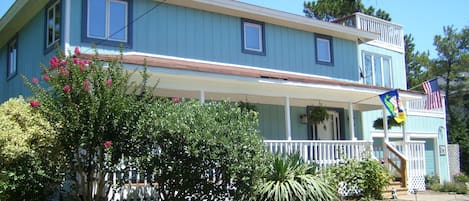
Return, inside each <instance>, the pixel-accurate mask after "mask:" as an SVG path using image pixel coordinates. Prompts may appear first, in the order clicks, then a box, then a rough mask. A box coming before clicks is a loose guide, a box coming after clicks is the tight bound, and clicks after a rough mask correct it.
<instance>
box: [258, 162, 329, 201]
mask: <svg viewBox="0 0 469 201" xmlns="http://www.w3.org/2000/svg"><path fill="white" fill-rule="evenodd" d="M315 171H316V166H308V165H307V164H305V163H304V162H303V160H302V159H301V158H300V155H299V154H294V155H291V156H288V157H282V156H280V155H276V156H274V158H273V161H272V162H271V163H269V168H268V170H267V172H266V173H265V176H264V179H263V181H262V182H261V183H260V184H259V185H258V186H257V190H256V194H257V198H258V200H275V201H284V200H285V201H287V200H300V201H306V200H324V201H328V200H335V199H336V198H337V195H336V193H335V191H334V189H333V188H332V187H331V186H329V185H328V184H327V183H326V182H325V181H324V180H323V179H321V178H320V177H319V176H317V175H315Z"/></svg>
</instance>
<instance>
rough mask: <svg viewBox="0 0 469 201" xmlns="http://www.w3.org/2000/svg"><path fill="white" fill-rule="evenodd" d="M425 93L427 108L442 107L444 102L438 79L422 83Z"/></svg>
mask: <svg viewBox="0 0 469 201" xmlns="http://www.w3.org/2000/svg"><path fill="white" fill-rule="evenodd" d="M422 86H423V90H425V94H427V101H425V108H426V109H429V110H430V109H433V108H441V107H443V103H442V101H441V94H440V87H439V86H438V80H437V79H436V78H435V79H433V80H427V81H425V82H423V84H422Z"/></svg>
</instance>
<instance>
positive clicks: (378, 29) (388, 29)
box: [334, 13, 404, 52]
mask: <svg viewBox="0 0 469 201" xmlns="http://www.w3.org/2000/svg"><path fill="white" fill-rule="evenodd" d="M334 22H335V23H338V24H342V25H344V26H349V27H355V28H357V29H361V30H363V31H368V32H372V33H378V34H379V37H378V40H375V41H371V42H370V43H372V44H373V43H374V44H375V45H381V46H385V47H387V48H390V49H393V50H397V51H400V52H404V31H403V29H402V26H400V25H397V24H395V23H392V22H389V21H386V20H383V19H379V18H376V17H373V16H369V15H365V14H363V13H354V14H353V15H351V16H348V17H344V18H340V19H337V20H335V21H334Z"/></svg>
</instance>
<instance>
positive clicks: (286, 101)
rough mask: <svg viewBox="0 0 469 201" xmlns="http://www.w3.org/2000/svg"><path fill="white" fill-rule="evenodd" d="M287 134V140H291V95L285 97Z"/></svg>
mask: <svg viewBox="0 0 469 201" xmlns="http://www.w3.org/2000/svg"><path fill="white" fill-rule="evenodd" d="M285 134H286V138H287V140H291V121H290V97H289V96H286V97H285Z"/></svg>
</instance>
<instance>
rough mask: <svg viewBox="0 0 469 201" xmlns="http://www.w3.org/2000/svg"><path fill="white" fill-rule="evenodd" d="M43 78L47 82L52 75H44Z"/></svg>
mask: <svg viewBox="0 0 469 201" xmlns="http://www.w3.org/2000/svg"><path fill="white" fill-rule="evenodd" d="M42 79H43V80H44V81H46V82H49V81H50V77H49V76H48V75H42Z"/></svg>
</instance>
